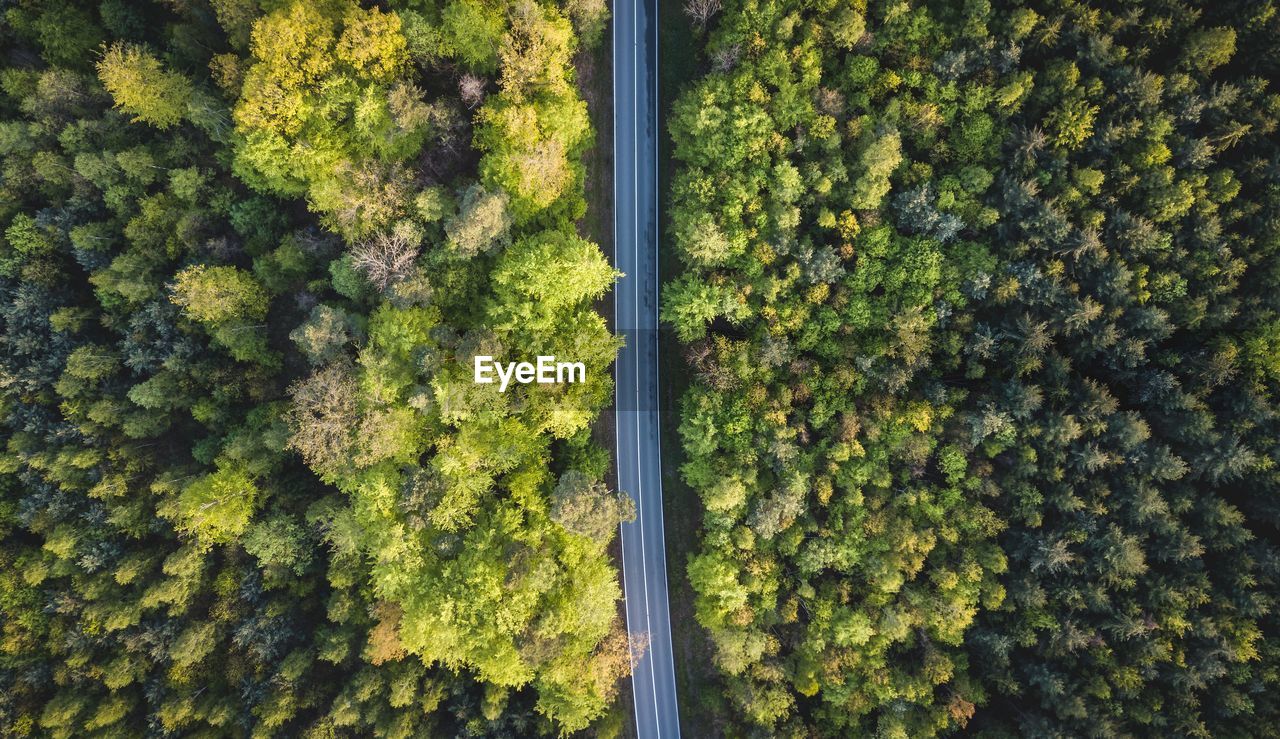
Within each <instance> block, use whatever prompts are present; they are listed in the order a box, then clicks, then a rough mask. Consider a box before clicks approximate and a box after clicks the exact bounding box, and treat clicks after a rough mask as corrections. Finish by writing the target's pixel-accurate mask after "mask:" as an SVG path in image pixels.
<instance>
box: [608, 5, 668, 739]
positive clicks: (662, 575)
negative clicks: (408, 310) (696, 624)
mask: <svg viewBox="0 0 1280 739" xmlns="http://www.w3.org/2000/svg"><path fill="white" fill-rule="evenodd" d="M657 49H658V8H657V0H615V2H614V6H613V131H614V139H613V162H614V169H613V183H614V197H613V200H614V222H613V226H614V255H615V256H614V261H615V262H616V266H617V268H618V269H619V270H620V271H621V272H623V273H624V274H625V275H626V276H625V277H623V278H622V279H621V280H619V281H618V286H617V288H616V289H615V291H614V301H615V302H614V310H615V312H614V327H615V329H616V330H617V331H619V332H621V333H622V334H623V335H624V337H625V338H626V342H627V345H626V347H625V348H624V349H623V350H622V351H621V352H619V354H618V361H617V364H616V365H615V369H614V372H615V377H614V379H615V382H616V388H615V396H614V403H615V410H616V413H617V416H616V422H617V423H616V426H617V434H618V437H617V450H618V454H617V462H618V487H619V489H620V490H623V491H625V492H627V493H629V494H630V495H631V496H632V498H634V499H635V501H636V520H635V521H634V522H632V523H628V524H624V525H623V526H622V581H623V589H624V591H625V594H626V606H627V631H629V632H630V633H631V637H632V643H633V646H640V645H641V644H638V643H637V642H640V643H644V642H646V641H647V648H646V649H645V651H644V654H643V657H641V659H640V660H639V662H637V663H636V665H635V669H634V670H633V671H632V676H631V685H632V692H633V695H634V696H635V715H636V734H637V735H638V736H639V737H640V739H676V738H677V737H679V736H680V721H679V712H678V711H677V707H676V678H675V666H674V663H673V661H672V656H671V615H670V610H669V609H668V607H667V550H666V545H665V541H664V539H663V531H662V474H661V470H662V456H661V451H660V449H659V447H658V330H657V329H658V119H657V112H658V105H657V97H658V84H657V83H658V69H657V66H658V53H657Z"/></svg>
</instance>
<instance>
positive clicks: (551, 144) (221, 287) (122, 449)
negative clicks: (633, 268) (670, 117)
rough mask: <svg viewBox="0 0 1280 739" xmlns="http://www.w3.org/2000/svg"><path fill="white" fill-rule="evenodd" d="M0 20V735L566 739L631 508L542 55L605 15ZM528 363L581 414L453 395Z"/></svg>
mask: <svg viewBox="0 0 1280 739" xmlns="http://www.w3.org/2000/svg"><path fill="white" fill-rule="evenodd" d="M0 12H3V14H4V16H3V21H0V49H3V52H2V53H3V58H2V59H0V234H2V235H0V393H2V394H3V395H2V396H0V417H3V432H2V433H3V442H4V443H3V456H2V458H0V539H2V544H3V546H0V635H2V636H0V734H2V735H4V736H18V737H21V736H32V737H34V736H49V737H88V736H136V735H142V734H156V735H173V736H193V737H195V736H207V737H213V736H237V737H238V736H246V737H247V736H259V737H266V736H310V737H320V736H387V737H409V736H530V735H555V734H565V733H569V732H573V731H577V730H579V729H583V728H584V727H587V726H588V725H589V724H591V722H593V721H595V720H596V719H597V718H599V717H600V716H601V715H602V714H603V713H604V712H605V711H606V709H607V708H608V707H609V705H610V703H611V701H612V698H613V696H614V694H615V693H616V690H617V683H618V680H619V678H620V677H622V676H623V675H625V674H626V672H627V671H628V670H629V664H630V660H629V653H628V649H627V641H626V637H625V633H624V632H623V631H622V628H621V624H620V621H619V618H618V608H617V606H618V603H617V602H618V600H619V598H620V589H619V587H618V580H617V572H616V570H615V569H614V567H613V565H612V562H611V560H610V558H609V556H608V554H607V546H608V544H609V540H610V539H611V537H612V534H613V532H614V531H616V523H617V521H619V520H621V519H622V518H624V517H625V516H626V515H627V513H628V511H629V510H630V508H629V507H628V503H629V501H628V500H627V499H626V498H625V497H620V496H619V494H617V493H614V492H612V491H610V490H608V489H607V488H606V487H605V486H604V484H603V483H602V482H601V480H602V478H603V476H604V472H605V467H606V466H607V459H608V457H607V452H606V451H605V450H604V449H601V448H600V447H598V446H597V445H595V444H594V443H593V442H592V441H591V440H590V428H589V427H590V424H591V422H592V421H593V419H594V418H595V416H596V414H597V413H598V411H599V410H600V408H601V407H602V406H603V405H604V404H605V403H607V402H608V398H609V397H610V395H611V386H610V384H609V375H608V372H607V369H606V368H607V366H608V363H609V362H610V361H611V359H612V356H613V353H614V351H615V350H616V347H617V344H616V342H615V340H614V339H613V337H612V336H611V335H610V334H609V332H608V331H607V330H606V328H605V326H604V323H603V320H602V319H601V318H600V316H599V315H597V314H596V313H595V312H594V311H593V309H592V302H593V301H594V300H595V299H597V298H598V297H600V296H601V295H602V294H603V293H604V292H605V291H607V290H608V289H609V287H610V285H611V283H612V281H613V279H614V277H615V275H614V273H613V271H612V270H611V269H609V267H608V264H607V262H606V261H605V259H604V257H603V255H602V254H601V253H600V251H599V249H598V248H597V247H596V246H595V245H594V244H591V243H590V242H588V241H586V240H584V239H582V238H580V237H578V236H577V234H576V232H575V227H574V223H573V219H575V218H576V217H577V216H579V215H580V214H581V212H582V203H583V200H582V193H581V185H582V174H581V165H580V164H579V162H578V159H579V158H580V156H581V155H582V153H583V150H584V147H585V145H586V144H587V143H589V142H590V140H591V133H590V129H589V126H588V124H587V121H586V118H585V111H584V107H583V104H582V102H581V100H580V98H579V97H578V92H577V89H576V88H575V86H574V80H573V67H572V64H571V57H572V55H573V54H574V53H575V51H576V50H577V49H578V45H579V34H580V33H589V34H591V37H592V38H594V39H598V38H599V35H600V27H601V25H602V23H603V20H604V14H605V11H604V8H603V6H601V5H600V4H598V3H597V4H592V3H590V2H572V3H566V4H563V5H561V4H558V3H555V2H543V3H538V2H511V3H508V2H505V1H504V2H485V3H471V2H460V1H452V0H445V1H443V2H433V1H428V2H418V1H414V2H392V3H385V4H379V5H378V6H376V7H375V6H371V5H369V4H359V3H356V2H354V0H332V1H330V0H325V1H324V2H300V1H297V2H277V1H275V0H272V1H270V2H267V1H265V0H264V1H263V2H257V1H256V0H212V1H211V2H207V3H206V2H203V1H201V2H151V1H150V0H137V1H136V2H135V1H133V0H106V1H104V2H96V1H91V2H76V1H74V0H56V1H55V2H44V1H39V2H37V1H36V0H19V1H18V2H13V3H6V4H4V5H3V6H2V7H0ZM473 16H475V17H482V18H483V19H484V23H483V24H477V23H474V22H472V21H470V20H467V19H468V18H470V17H473ZM468 44H476V45H479V46H484V45H486V44H487V45H488V47H487V48H488V50H487V51H484V52H483V53H480V52H474V53H473V51H471V50H469V49H468V48H467V45H468ZM463 78H465V79H467V80H471V82H470V83H469V84H470V85H471V87H470V89H471V91H472V93H474V94H476V95H478V96H479V100H471V99H469V100H466V101H464V100H463V99H462V98H461V97H460V93H459V90H460V82H459V81H460V80H461V79H463ZM473 108H474V109H473ZM526 110H527V111H532V114H535V115H537V116H538V121H539V124H538V125H539V127H538V129H537V135H536V138H534V139H531V140H529V141H509V142H503V143H502V146H509V147H511V148H507V149H502V150H501V151H499V149H501V146H499V144H498V143H495V142H499V141H500V137H498V136H495V134H493V133H492V132H491V130H492V129H493V127H494V126H498V125H500V124H498V123H495V121H500V120H507V119H504V118H503V116H504V115H506V114H505V113H503V111H526ZM527 114H529V113H526V112H520V115H527ZM557 116H563V117H564V118H563V120H557ZM510 120H516V119H514V118H512V119H510ZM542 172H553V173H558V177H559V179H558V180H557V181H556V182H557V183H558V185H557V187H556V189H555V191H554V192H550V191H538V192H536V193H535V192H533V191H532V190H531V189H530V188H529V186H528V185H527V183H526V184H524V185H522V184H521V183H522V182H525V181H524V180H521V179H520V178H521V177H537V176H541V173H542ZM512 173H514V174H512ZM522 188H523V189H522ZM537 259H546V260H552V261H554V263H555V265H556V267H557V268H558V269H561V270H563V273H562V274H561V275H560V277H559V279H558V281H553V282H543V281H541V280H540V279H538V275H535V274H534V273H532V272H531V271H530V269H529V265H530V264H531V260H537ZM531 280H532V282H530V281H531ZM526 346H527V347H529V351H530V352H533V353H536V352H538V351H542V350H546V351H549V352H559V353H562V354H564V355H565V356H566V357H569V356H572V358H573V359H574V360H576V361H583V362H586V363H587V364H588V366H589V370H588V377H589V379H590V381H589V382H587V383H583V384H581V385H577V386H573V387H568V386H566V387H546V386H538V387H537V388H536V389H533V388H530V389H528V390H526V389H524V388H521V389H519V390H517V391H512V392H508V393H506V394H502V395H500V394H498V393H497V392H492V393H490V392H481V391H477V390H476V386H475V385H473V384H472V383H471V381H470V380H471V378H470V377H469V375H464V374H463V371H464V369H466V370H467V371H469V367H470V361H469V360H470V356H471V355H473V354H477V353H486V354H491V355H494V356H498V357H500V358H502V359H523V358H525V357H523V356H521V353H522V352H523V351H524V350H525V349H524V347H526ZM479 387H481V388H482V389H483V387H484V386H479ZM597 502H599V503H601V504H602V505H604V506H606V507H605V508H601V509H599V510H597V509H596V508H595V507H594V504H595V503H597Z"/></svg>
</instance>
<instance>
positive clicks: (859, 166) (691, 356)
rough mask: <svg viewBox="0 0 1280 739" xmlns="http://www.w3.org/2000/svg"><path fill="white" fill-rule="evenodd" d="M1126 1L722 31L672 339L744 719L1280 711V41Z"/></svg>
mask: <svg viewBox="0 0 1280 739" xmlns="http://www.w3.org/2000/svg"><path fill="white" fill-rule="evenodd" d="M1109 7H1110V6H1107V5H1106V4H1101V3H1098V4H1089V3H1084V2H1076V1H1074V0H1062V1H1055V2H1025V3H1000V2H984V1H983V0H974V1H972V2H964V3H955V2H951V3H943V2H905V1H903V2H898V1H894V2H869V3H868V2H863V0H817V1H816V2H806V1H803V0H726V2H724V4H723V6H722V7H721V6H720V4H719V3H716V2H690V3H688V5H687V6H686V9H687V11H688V13H689V15H690V18H691V22H694V23H695V24H697V25H706V26H707V27H708V29H709V30H708V32H707V34H706V35H705V36H704V37H703V38H704V40H705V44H704V46H703V48H702V49H701V56H700V59H701V65H702V73H701V75H700V76H699V77H698V79H697V81H696V82H695V83H694V84H692V85H690V86H689V87H688V89H686V90H685V91H684V92H683V94H682V95H681V97H680V99H679V100H678V102H677V103H676V104H675V106H674V109H673V111H672V113H671V115H670V118H669V121H668V125H669V128H670V133H671V137H672V139H673V142H674V156H675V159H676V160H677V165H676V166H677V170H676V172H675V174H674V177H673V179H672V182H671V186H670V192H669V193H668V194H667V197H668V198H669V202H670V206H669V212H670V218H671V223H670V226H669V231H670V233H672V238H673V240H674V244H675V250H676V252H677V253H678V255H679V258H680V260H681V262H682V266H683V270H682V272H681V273H680V274H679V275H678V276H676V277H675V278H674V279H672V280H671V281H670V282H669V283H668V284H667V285H666V287H665V292H664V297H663V315H664V318H665V320H666V321H668V322H669V324H670V325H671V326H672V327H673V328H674V330H675V331H676V332H677V334H678V336H679V338H680V340H681V342H682V343H683V345H684V351H685V354H686V360H687V362H688V365H689V367H690V371H691V372H692V373H693V377H694V379H693V382H692V384H691V386H690V388H689V389H688V391H687V392H686V393H685V395H684V398H683V400H682V407H681V427H680V431H681V437H682V441H683V444H684V447H685V452H686V455H687V460H686V462H685V464H684V465H683V468H682V470H681V472H682V474H683V477H684V479H685V480H686V481H687V482H688V484H689V485H690V486H691V487H693V488H694V489H695V490H696V491H697V492H698V494H699V496H700V498H701V501H702V509H703V510H702V528H701V533H700V543H699V544H698V546H697V551H696V553H695V554H694V555H693V556H692V557H691V558H690V559H689V561H688V563H687V574H688V577H689V580H690V582H691V583H692V585H693V588H694V590H695V591H696V593H697V598H696V601H697V602H696V612H697V620H698V622H699V624H700V625H701V627H702V628H703V629H705V630H706V632H707V633H708V635H709V636H710V638H711V640H712V642H713V643H714V652H715V663H716V666H717V668H718V670H719V672H720V674H721V676H722V679H723V684H724V692H725V695H726V698H727V701H728V703H729V705H730V706H731V708H730V709H729V710H727V711H725V712H724V713H723V714H722V715H720V716H719V717H718V719H717V720H718V721H719V722H720V726H719V729H718V730H719V731H721V732H724V733H727V734H729V735H761V736H793V737H801V736H886V737H887V736H898V737H919V736H930V735H939V734H948V733H954V732H957V731H960V730H962V729H963V730H965V731H966V733H970V732H971V733H976V734H979V735H989V736H1114V735H1144V736H1145V735H1157V734H1166V735H1169V736H1203V737H1209V736H1258V735H1264V734H1267V733H1269V732H1271V731H1274V726H1276V725H1277V723H1280V705H1277V703H1276V701H1275V695H1276V688H1277V685H1276V681H1277V674H1278V670H1280V654H1277V644H1280V641H1277V637H1278V636H1280V634H1278V633H1277V628H1278V627H1280V624H1277V621H1276V616H1275V613H1276V607H1277V605H1278V603H1277V600H1278V598H1280V587H1278V583H1277V576H1278V575H1280V571H1278V569H1277V563H1280V557H1278V556H1277V555H1280V550H1278V549H1277V546H1276V545H1277V543H1278V533H1280V532H1278V531H1277V524H1278V523H1280V520H1278V518H1277V511H1278V510H1280V508H1277V500H1278V499H1277V493H1278V492H1280V484H1278V483H1280V480H1278V479H1277V471H1276V464H1275V463H1276V459H1275V455H1276V453H1277V448H1278V447H1277V439H1278V438H1280V436H1278V433H1277V432H1278V431H1280V429H1278V427H1277V414H1276V407H1277V406H1276V404H1277V402H1278V401H1280V396H1278V395H1277V393H1280V384H1278V383H1280V372H1278V371H1277V368H1278V366H1280V365H1278V363H1277V360H1278V358H1280V345H1277V342H1276V335H1277V326H1278V325H1280V324H1278V323H1277V321H1278V320H1280V319H1278V316H1280V313H1278V309H1280V303H1277V298H1276V295H1277V292H1276V289H1275V288H1276V280H1277V276H1278V275H1280V272H1278V271H1277V268H1278V267H1280V262H1278V261H1277V259H1278V255H1277V247H1278V246H1280V187H1278V185H1280V169H1278V168H1277V162H1280V150H1278V149H1277V132H1276V125H1277V121H1280V96H1278V95H1277V92H1278V91H1277V90H1275V89H1274V84H1273V83H1272V82H1270V81H1269V80H1274V78H1275V75H1276V72H1277V66H1278V65H1280V48H1277V46H1276V39H1277V38H1280V26H1277V23H1280V19H1278V18H1277V16H1276V13H1275V11H1274V8H1272V7H1271V6H1270V4H1267V3H1246V2H1222V3H1206V4H1203V5H1201V4H1196V3H1158V2H1141V3H1130V4H1128V5H1127V6H1126V7H1125V8H1124V9H1123V10H1115V9H1108V8H1109ZM1267 727H1272V728H1270V729H1268V728H1267Z"/></svg>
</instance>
